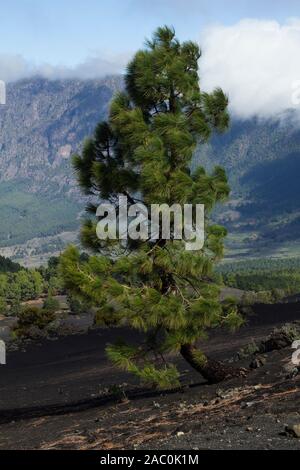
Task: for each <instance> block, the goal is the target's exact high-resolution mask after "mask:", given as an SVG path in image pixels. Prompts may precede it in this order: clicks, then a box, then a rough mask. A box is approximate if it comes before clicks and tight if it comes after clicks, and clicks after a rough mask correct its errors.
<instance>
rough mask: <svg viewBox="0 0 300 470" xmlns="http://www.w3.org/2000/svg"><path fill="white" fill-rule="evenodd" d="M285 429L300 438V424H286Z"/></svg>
mask: <svg viewBox="0 0 300 470" xmlns="http://www.w3.org/2000/svg"><path fill="white" fill-rule="evenodd" d="M285 430H286V432H287V433H288V434H290V435H291V436H293V437H298V438H300V424H294V425H292V426H286V427H285Z"/></svg>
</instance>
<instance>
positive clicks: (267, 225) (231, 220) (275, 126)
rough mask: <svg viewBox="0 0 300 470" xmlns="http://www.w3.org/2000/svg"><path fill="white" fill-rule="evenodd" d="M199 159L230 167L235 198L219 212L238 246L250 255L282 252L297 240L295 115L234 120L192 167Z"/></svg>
mask: <svg viewBox="0 0 300 470" xmlns="http://www.w3.org/2000/svg"><path fill="white" fill-rule="evenodd" d="M201 163H203V164H204V165H205V166H208V167H213V166H214V165H215V164H220V165H222V166H224V167H225V169H226V170H227V174H228V176H229V180H230V184H231V188H232V193H231V202H230V203H229V204H228V205H227V206H226V208H224V207H222V208H219V210H218V212H217V217H218V219H219V220H221V221H222V222H224V223H225V225H226V226H227V227H228V229H229V231H230V232H231V233H232V239H233V241H234V245H235V248H237V245H239V244H240V246H241V247H242V246H244V248H245V246H246V245H247V247H248V249H249V254H252V255H257V254H261V252H262V251H264V250H266V249H267V251H271V252H274V253H275V254H276V253H277V254H280V252H281V248H282V247H284V246H285V245H286V244H288V245H290V246H292V245H291V243H296V244H297V243H298V241H299V240H300V185H299V183H298V180H299V175H300V129H299V125H297V123H296V121H295V120H293V116H287V117H286V119H285V120H284V121H275V120H269V121H259V120H256V119H252V120H249V121H233V122H232V124H231V128H230V130H229V132H227V133H226V134H225V135H223V136H215V137H214V138H213V140H212V142H211V144H209V145H207V146H205V148H204V150H203V151H202V150H201V151H198V152H197V154H196V156H195V160H194V166H196V165H198V164H201ZM237 235H239V236H237ZM231 247H232V243H231ZM283 251H284V252H286V248H283ZM266 254H267V253H266Z"/></svg>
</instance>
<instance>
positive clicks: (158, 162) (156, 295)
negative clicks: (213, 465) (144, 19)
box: [61, 26, 242, 388]
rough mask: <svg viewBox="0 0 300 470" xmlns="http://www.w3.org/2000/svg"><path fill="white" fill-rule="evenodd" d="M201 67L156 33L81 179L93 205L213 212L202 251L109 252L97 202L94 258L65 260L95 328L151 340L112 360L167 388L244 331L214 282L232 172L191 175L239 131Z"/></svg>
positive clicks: (75, 254) (171, 37)
mask: <svg viewBox="0 0 300 470" xmlns="http://www.w3.org/2000/svg"><path fill="white" fill-rule="evenodd" d="M200 57H201V51H200V49H199V47H198V45H197V44H195V43H193V42H190V41H188V42H183V43H180V42H179V41H178V39H177V38H176V37H175V32H174V30H173V29H172V28H169V27H166V26H164V27H161V28H158V29H157V30H156V31H155V33H154V35H153V38H152V39H151V40H149V41H147V43H146V47H145V49H143V50H141V51H139V52H137V54H136V55H135V56H134V58H133V60H132V61H131V62H130V63H129V65H128V67H127V72H126V75H125V88H124V91H123V92H120V93H118V94H117V95H116V96H115V97H114V99H113V100H112V103H111V107H110V113H109V119H108V121H107V122H101V123H100V124H99V125H98V126H97V128H96V130H95V134H94V136H93V138H92V139H90V140H88V141H87V142H86V143H85V145H84V149H83V151H82V154H81V155H76V156H75V157H74V168H75V169H76V172H77V176H78V182H79V185H80V187H81V188H82V190H83V192H84V193H85V194H88V195H91V198H92V199H93V200H94V201H95V199H97V200H98V202H100V201H102V200H105V201H109V202H111V203H113V204H117V201H118V196H119V195H120V194H121V195H125V196H127V197H128V201H129V204H135V203H136V202H139V201H142V202H143V203H144V204H146V205H147V206H150V204H163V203H167V204H169V205H172V204H174V203H177V204H194V205H195V204H204V205H205V214H206V219H205V220H206V222H205V245H204V247H203V248H202V249H201V250H198V251H187V250H186V249H185V244H184V241H181V240H175V239H171V240H162V239H158V240H156V241H155V242H154V241H153V240H150V239H149V240H148V241H135V242H133V241H128V243H127V244H126V245H124V242H122V243H119V242H117V241H114V242H108V241H100V240H99V239H98V238H97V236H96V231H95V227H96V223H97V219H96V217H95V213H96V207H97V204H95V203H94V204H90V205H89V207H88V208H87V210H88V213H89V214H90V217H89V219H88V220H86V222H85V223H84V225H83V227H82V233H81V240H82V244H83V245H84V246H85V247H87V248H89V249H90V250H93V251H94V255H92V256H90V257H89V259H88V260H84V261H82V260H81V258H80V254H79V251H78V250H77V249H76V248H75V247H70V248H68V249H67V251H66V252H65V253H64V254H63V256H62V261H61V269H62V273H63V277H64V279H65V284H66V287H67V289H69V290H70V291H71V292H72V295H76V296H77V297H78V298H80V299H83V300H84V301H85V302H88V303H89V304H90V305H91V306H92V307H93V308H95V311H96V321H97V323H99V324H105V325H128V326H129V327H132V328H134V329H137V330H140V331H141V333H142V334H141V343H140V345H138V346H132V345H128V344H126V343H125V342H124V341H119V342H117V343H116V344H114V345H109V346H108V347H107V354H108V356H109V358H110V359H111V360H112V361H113V363H114V364H115V365H116V366H118V367H120V368H122V369H125V370H128V371H130V372H132V373H134V374H136V375H137V376H138V377H139V378H140V379H141V380H142V381H143V382H145V383H148V384H149V383H150V384H155V385H157V386H159V387H160V388H168V387H171V386H177V385H178V384H179V373H178V371H177V369H176V367H175V366H174V365H172V364H170V363H169V361H168V360H167V359H168V357H170V356H169V355H168V353H170V352H175V351H180V349H181V348H182V346H183V345H186V344H192V345H194V344H195V343H196V341H197V340H199V338H203V337H205V336H206V335H207V331H208V330H209V329H210V328H215V327H217V326H220V325H225V326H228V327H229V328H235V327H237V326H239V325H240V323H241V321H242V320H241V318H240V316H239V315H238V312H237V309H236V306H235V304H234V302H232V301H231V300H228V301H227V302H224V303H220V301H219V287H218V285H217V284H216V283H215V282H214V274H213V265H214V263H215V262H216V261H218V260H219V259H220V258H221V257H222V255H223V241H224V238H225V236H226V230H225V229H224V228H223V227H221V226H219V225H214V224H211V223H210V221H209V214H210V212H211V211H212V209H213V208H214V207H215V205H216V204H217V203H219V202H222V201H224V200H226V198H227V197H228V195H229V187H228V183H227V179H226V175H225V172H224V170H223V169H222V168H221V167H216V168H215V169H214V171H213V172H212V173H207V172H206V170H205V169H204V168H202V167H199V168H198V169H197V170H196V171H195V172H191V170H190V167H191V160H192V156H193V153H194V151H195V148H196V146H199V145H201V144H202V143H205V142H207V141H208V139H209V138H210V136H211V135H212V133H214V132H223V131H224V130H226V128H227V127H228V124H229V116H228V112H227V106H228V99H227V97H226V96H225V95H224V93H223V91H222V90H221V89H219V88H218V89H215V90H214V91H213V92H212V93H205V92H203V91H202V90H201V89H200V85H199V75H198V63H199V59H200ZM116 331H117V330H116ZM116 335H117V333H116ZM196 360H197V362H198V363H199V365H200V366H201V363H205V361H206V356H205V355H204V354H203V353H202V352H201V351H197V357H196Z"/></svg>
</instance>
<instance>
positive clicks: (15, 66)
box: [0, 54, 130, 82]
mask: <svg viewBox="0 0 300 470" xmlns="http://www.w3.org/2000/svg"><path fill="white" fill-rule="evenodd" d="M129 58H130V55H129V54H120V55H118V56H114V57H106V55H104V54H99V55H94V56H92V57H89V58H87V59H86V60H85V61H84V62H82V63H80V64H78V65H77V66H75V67H66V66H63V65H51V64H47V63H44V64H39V65H36V64H33V63H31V62H29V61H27V60H26V59H25V58H24V57H22V56H21V55H15V56H13V55H5V54H0V79H1V80H4V81H5V82H15V81H17V80H20V79H23V78H30V77H33V76H36V75H39V76H41V77H44V78H48V79H69V78H70V79H71V78H79V79H82V80H85V79H96V78H103V77H105V76H107V75H113V74H119V73H121V72H122V71H123V70H124V67H125V65H126V63H127V61H128V60H129Z"/></svg>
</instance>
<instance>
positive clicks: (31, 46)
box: [0, 0, 299, 66]
mask: <svg viewBox="0 0 300 470" xmlns="http://www.w3.org/2000/svg"><path fill="white" fill-rule="evenodd" d="M0 6H1V8H0V19H1V23H0V24H1V27H0V54H9V55H16V54H20V55H22V56H23V58H25V59H26V60H28V61H30V62H33V63H36V64H38V63H42V62H47V63H49V64H52V65H65V66H74V65H75V64H77V63H79V62H82V61H84V60H85V59H86V57H90V56H93V55H95V54H99V53H103V54H107V56H110V55H111V54H112V55H114V54H121V55H122V54H128V53H130V52H131V51H134V50H135V49H137V48H139V47H141V45H142V43H143V40H144V38H145V36H149V35H150V34H151V32H152V31H153V30H154V29H155V28H156V27H157V26H158V25H161V24H173V25H174V26H175V28H176V31H177V34H178V36H179V37H180V38H182V39H186V38H191V39H197V38H198V37H199V34H200V31H201V29H203V28H204V27H206V26H207V25H210V24H212V23H220V24H222V25H230V24H233V23H236V22H237V21H239V20H241V19H243V18H256V19H276V20H277V21H279V22H283V21H285V19H286V18H289V17H294V16H298V15H299V1H297V0H260V1H258V0H251V1H247V0H148V1H146V0H8V1H7V0H0Z"/></svg>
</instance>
